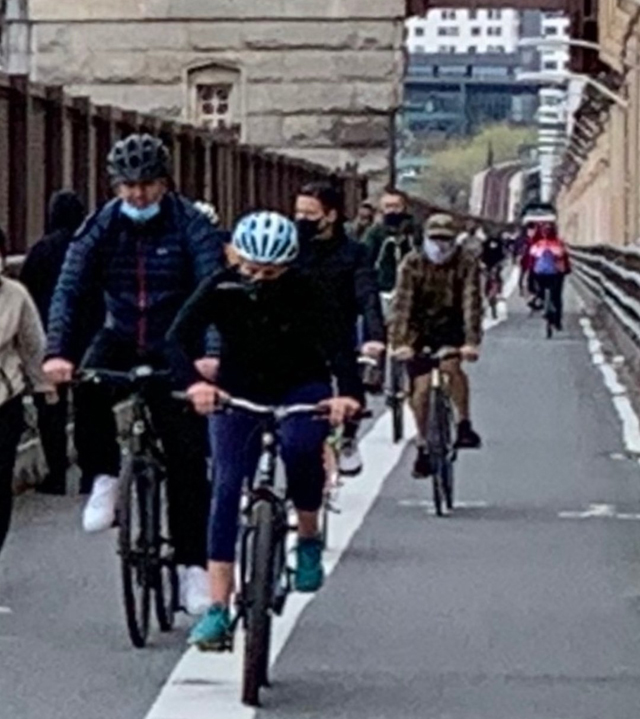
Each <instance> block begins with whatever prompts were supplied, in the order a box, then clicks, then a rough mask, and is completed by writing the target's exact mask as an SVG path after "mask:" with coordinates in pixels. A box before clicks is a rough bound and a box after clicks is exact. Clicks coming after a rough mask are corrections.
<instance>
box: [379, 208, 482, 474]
mask: <svg viewBox="0 0 640 719" xmlns="http://www.w3.org/2000/svg"><path fill="white" fill-rule="evenodd" d="M455 238H456V232H455V227H454V221H453V218H452V217H451V216H450V215H447V214H444V213H439V214H436V215H432V216H431V217H430V218H429V219H428V220H427V222H426V225H425V237H424V242H423V245H422V248H421V249H419V250H414V251H413V252H411V254H409V255H408V256H407V257H406V258H405V259H404V261H403V263H402V265H401V267H400V278H399V280H398V286H397V290H396V296H395V299H394V302H393V305H392V313H391V324H390V328H389V341H390V345H391V347H392V351H393V352H394V354H395V355H396V357H398V359H405V360H407V361H408V366H407V369H408V373H409V376H410V378H411V383H412V397H411V406H412V409H413V412H414V415H415V418H416V424H417V426H418V432H419V434H418V439H417V448H418V452H417V456H416V461H415V464H414V468H413V471H414V476H416V477H426V476H428V475H429V472H430V469H431V464H430V460H429V457H428V455H427V453H426V450H425V446H426V438H425V436H424V432H425V428H426V424H427V416H428V399H429V381H430V375H429V374H425V373H424V371H423V370H422V368H421V364H420V361H419V356H418V355H419V354H420V352H421V351H422V350H423V349H425V348H426V347H428V348H429V349H430V350H432V351H433V352H436V351H438V350H439V349H442V348H443V347H456V348H460V351H461V355H462V359H463V360H467V361H470V362H473V361H475V360H477V359H478V357H479V347H480V342H481V340H482V296H481V291H480V267H479V263H478V261H477V259H476V258H475V257H474V256H473V255H472V254H471V253H470V252H469V251H467V250H465V249H464V248H462V247H460V246H457V245H456V242H455ZM443 371H444V372H445V374H446V375H448V377H449V383H450V391H451V397H452V399H453V402H454V405H455V406H456V408H457V411H458V415H459V424H458V436H457V442H456V445H457V447H458V448H461V449H462V448H469V449H475V448H479V447H480V446H481V444H482V441H481V439H480V436H479V435H478V434H477V433H476V432H475V431H474V429H473V427H472V424H471V420H470V413H469V379H468V377H467V375H466V373H465V372H464V371H463V369H462V366H461V362H460V360H458V359H453V360H448V361H447V362H445V363H443Z"/></svg>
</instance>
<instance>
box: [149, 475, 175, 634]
mask: <svg viewBox="0 0 640 719" xmlns="http://www.w3.org/2000/svg"><path fill="white" fill-rule="evenodd" d="M156 497H157V498H158V501H157V505H158V506H157V507H156V508H155V512H156V515H157V516H158V517H159V520H160V521H159V525H158V528H159V536H158V537H157V544H156V546H158V547H159V550H160V556H159V557H158V564H157V568H156V570H157V571H156V578H155V586H154V588H155V591H154V599H155V611H156V618H157V620H158V625H159V627H160V631H162V632H170V631H171V630H172V629H173V626H174V624H175V615H176V611H177V609H178V604H179V582H178V571H177V568H176V564H175V558H174V551H173V546H172V544H171V532H170V529H169V499H168V496H167V482H166V479H164V480H163V481H162V482H161V483H160V491H159V492H158V493H156Z"/></svg>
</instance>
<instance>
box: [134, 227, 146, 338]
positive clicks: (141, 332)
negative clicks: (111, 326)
mask: <svg viewBox="0 0 640 719" xmlns="http://www.w3.org/2000/svg"><path fill="white" fill-rule="evenodd" d="M137 249H138V255H137V268H136V275H137V278H138V333H137V334H138V349H139V350H140V351H141V352H142V351H144V350H145V349H146V343H147V317H146V310H147V270H146V263H145V257H144V249H145V248H144V238H142V237H140V238H139V239H138V248H137Z"/></svg>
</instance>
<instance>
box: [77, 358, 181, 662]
mask: <svg viewBox="0 0 640 719" xmlns="http://www.w3.org/2000/svg"><path fill="white" fill-rule="evenodd" d="M169 376H170V373H169V372H158V371H154V370H153V368H152V367H149V366H146V365H143V366H140V367H135V368H133V369H132V370H131V371H130V372H115V371H112V370H105V369H88V370H82V371H81V372H79V373H78V374H77V376H76V384H82V383H94V384H102V383H104V384H109V385H112V386H114V387H116V386H117V387H122V388H127V389H128V390H130V391H131V395H130V397H129V400H128V404H129V412H130V417H129V421H128V428H127V430H126V433H125V435H124V437H123V449H122V454H123V464H122V470H121V472H120V490H119V498H118V509H117V524H118V554H119V556H120V567H121V570H120V572H121V578H122V589H123V600H124V610H125V616H126V621H127V629H128V632H129V637H130V638H131V642H132V643H133V645H134V646H135V647H136V648H139V649H141V648H143V647H145V646H146V644H147V641H148V638H149V629H150V615H151V605H152V600H153V606H154V611H155V616H156V619H157V622H158V625H159V627H160V631H162V632H168V631H170V630H171V629H173V626H174V621H175V614H176V612H177V611H178V609H179V589H178V574H177V567H176V563H175V558H174V551H173V546H172V542H171V535H170V530H169V517H168V497H167V477H166V469H165V468H166V462H165V458H164V451H163V448H162V444H161V442H160V439H159V437H158V435H157V433H156V431H155V430H154V426H153V421H152V418H151V412H150V409H149V405H148V399H149V396H150V394H151V393H152V392H153V391H157V389H158V387H163V385H164V383H165V382H167V381H168V379H169Z"/></svg>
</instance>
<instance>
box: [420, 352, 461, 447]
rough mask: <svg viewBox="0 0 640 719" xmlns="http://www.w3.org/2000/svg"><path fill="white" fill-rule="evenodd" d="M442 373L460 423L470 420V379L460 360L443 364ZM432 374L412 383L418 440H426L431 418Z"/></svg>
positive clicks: (423, 375) (421, 376)
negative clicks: (428, 423) (430, 394)
mask: <svg viewBox="0 0 640 719" xmlns="http://www.w3.org/2000/svg"><path fill="white" fill-rule="evenodd" d="M442 373H443V375H444V378H445V382H446V383H447V387H448V389H449V393H450V394H451V399H452V401H453V404H454V406H455V408H456V410H457V412H458V419H459V420H460V421H462V420H465V419H469V416H470V415H469V378H468V377H467V375H466V373H465V371H464V370H463V369H462V362H461V361H460V360H459V359H451V360H447V361H446V362H443V363H442ZM430 389H431V374H422V375H418V376H417V377H414V378H413V380H412V382H411V399H410V404H411V409H412V410H413V414H414V416H415V418H416V425H417V427H418V438H419V439H421V440H423V441H424V439H425V432H426V428H427V418H428V416H429V390H430Z"/></svg>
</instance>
